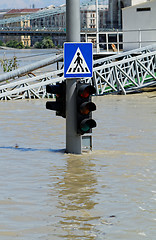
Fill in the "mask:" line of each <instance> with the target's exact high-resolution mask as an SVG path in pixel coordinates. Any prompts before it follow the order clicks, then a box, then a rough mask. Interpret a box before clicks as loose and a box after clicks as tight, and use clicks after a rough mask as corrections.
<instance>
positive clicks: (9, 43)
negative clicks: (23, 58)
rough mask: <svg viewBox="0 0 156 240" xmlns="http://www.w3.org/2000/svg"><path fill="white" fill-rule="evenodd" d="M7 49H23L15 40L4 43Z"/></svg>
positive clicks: (20, 43)
mask: <svg viewBox="0 0 156 240" xmlns="http://www.w3.org/2000/svg"><path fill="white" fill-rule="evenodd" d="M6 46H7V47H11V48H19V49H21V48H24V45H23V43H22V42H18V41H17V40H10V41H8V42H7V43H6Z"/></svg>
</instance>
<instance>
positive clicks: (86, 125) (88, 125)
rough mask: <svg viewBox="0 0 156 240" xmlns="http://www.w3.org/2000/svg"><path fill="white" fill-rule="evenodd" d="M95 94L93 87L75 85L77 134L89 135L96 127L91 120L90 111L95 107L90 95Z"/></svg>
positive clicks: (85, 84) (89, 85) (86, 84)
mask: <svg viewBox="0 0 156 240" xmlns="http://www.w3.org/2000/svg"><path fill="white" fill-rule="evenodd" d="M95 93H96V89H95V87H94V86H92V85H91V84H88V83H77V133H78V134H80V135H83V134H85V133H91V132H92V128H95V127H96V122H95V120H93V119H92V111H95V110H96V105H95V104H94V103H93V102H92V101H91V95H92V94H95Z"/></svg>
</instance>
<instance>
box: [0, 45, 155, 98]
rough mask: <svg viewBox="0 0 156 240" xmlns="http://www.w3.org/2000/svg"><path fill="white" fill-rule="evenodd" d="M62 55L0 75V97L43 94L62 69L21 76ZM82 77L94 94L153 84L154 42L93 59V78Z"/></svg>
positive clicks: (54, 61) (126, 90) (127, 90)
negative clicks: (91, 85)
mask: <svg viewBox="0 0 156 240" xmlns="http://www.w3.org/2000/svg"><path fill="white" fill-rule="evenodd" d="M62 58H63V55H62V54H60V55H58V56H54V57H51V58H47V59H45V60H42V61H39V62H36V63H34V64H32V65H29V66H25V67H22V68H19V69H17V70H14V71H12V72H8V73H5V74H1V75H0V99H1V100H8V99H10V100H11V99H25V98H45V97H49V95H48V94H47V93H46V85H48V84H56V83H57V82H61V81H63V80H65V79H64V76H63V69H60V70H56V71H53V72H50V73H44V74H42V75H39V76H36V77H32V78H23V77H21V76H23V74H27V73H29V72H32V71H33V70H35V69H37V68H41V67H43V66H46V65H50V64H54V63H55V64H56V62H59V61H62ZM81 81H85V82H91V83H93V84H94V86H95V87H96V95H97V96H100V95H106V94H127V93H132V92H136V91H141V89H142V88H145V87H152V86H156V45H152V46H148V47H144V48H139V49H135V50H133V51H129V52H125V53H121V54H116V55H114V56H111V57H104V58H100V59H98V60H94V68H93V78H84V79H81Z"/></svg>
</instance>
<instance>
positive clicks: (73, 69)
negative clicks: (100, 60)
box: [67, 48, 90, 74]
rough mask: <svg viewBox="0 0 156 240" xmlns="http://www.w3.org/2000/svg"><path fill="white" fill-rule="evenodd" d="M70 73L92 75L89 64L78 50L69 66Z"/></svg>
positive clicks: (68, 71)
mask: <svg viewBox="0 0 156 240" xmlns="http://www.w3.org/2000/svg"><path fill="white" fill-rule="evenodd" d="M68 73H90V71H89V68H88V66H87V63H86V61H85V59H84V57H83V55H82V53H81V51H80V49H79V48H78V49H77V51H76V53H75V55H74V57H73V60H72V61H71V64H70V65H69V68H68V70H67V74H68Z"/></svg>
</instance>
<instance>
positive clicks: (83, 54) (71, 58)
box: [64, 43, 93, 78]
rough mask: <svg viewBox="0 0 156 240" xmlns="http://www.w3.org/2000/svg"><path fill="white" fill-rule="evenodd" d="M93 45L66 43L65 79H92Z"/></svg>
mask: <svg viewBox="0 0 156 240" xmlns="http://www.w3.org/2000/svg"><path fill="white" fill-rule="evenodd" d="M92 75H93V46H92V43H64V77H65V78H72V77H77V78H80V77H92Z"/></svg>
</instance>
